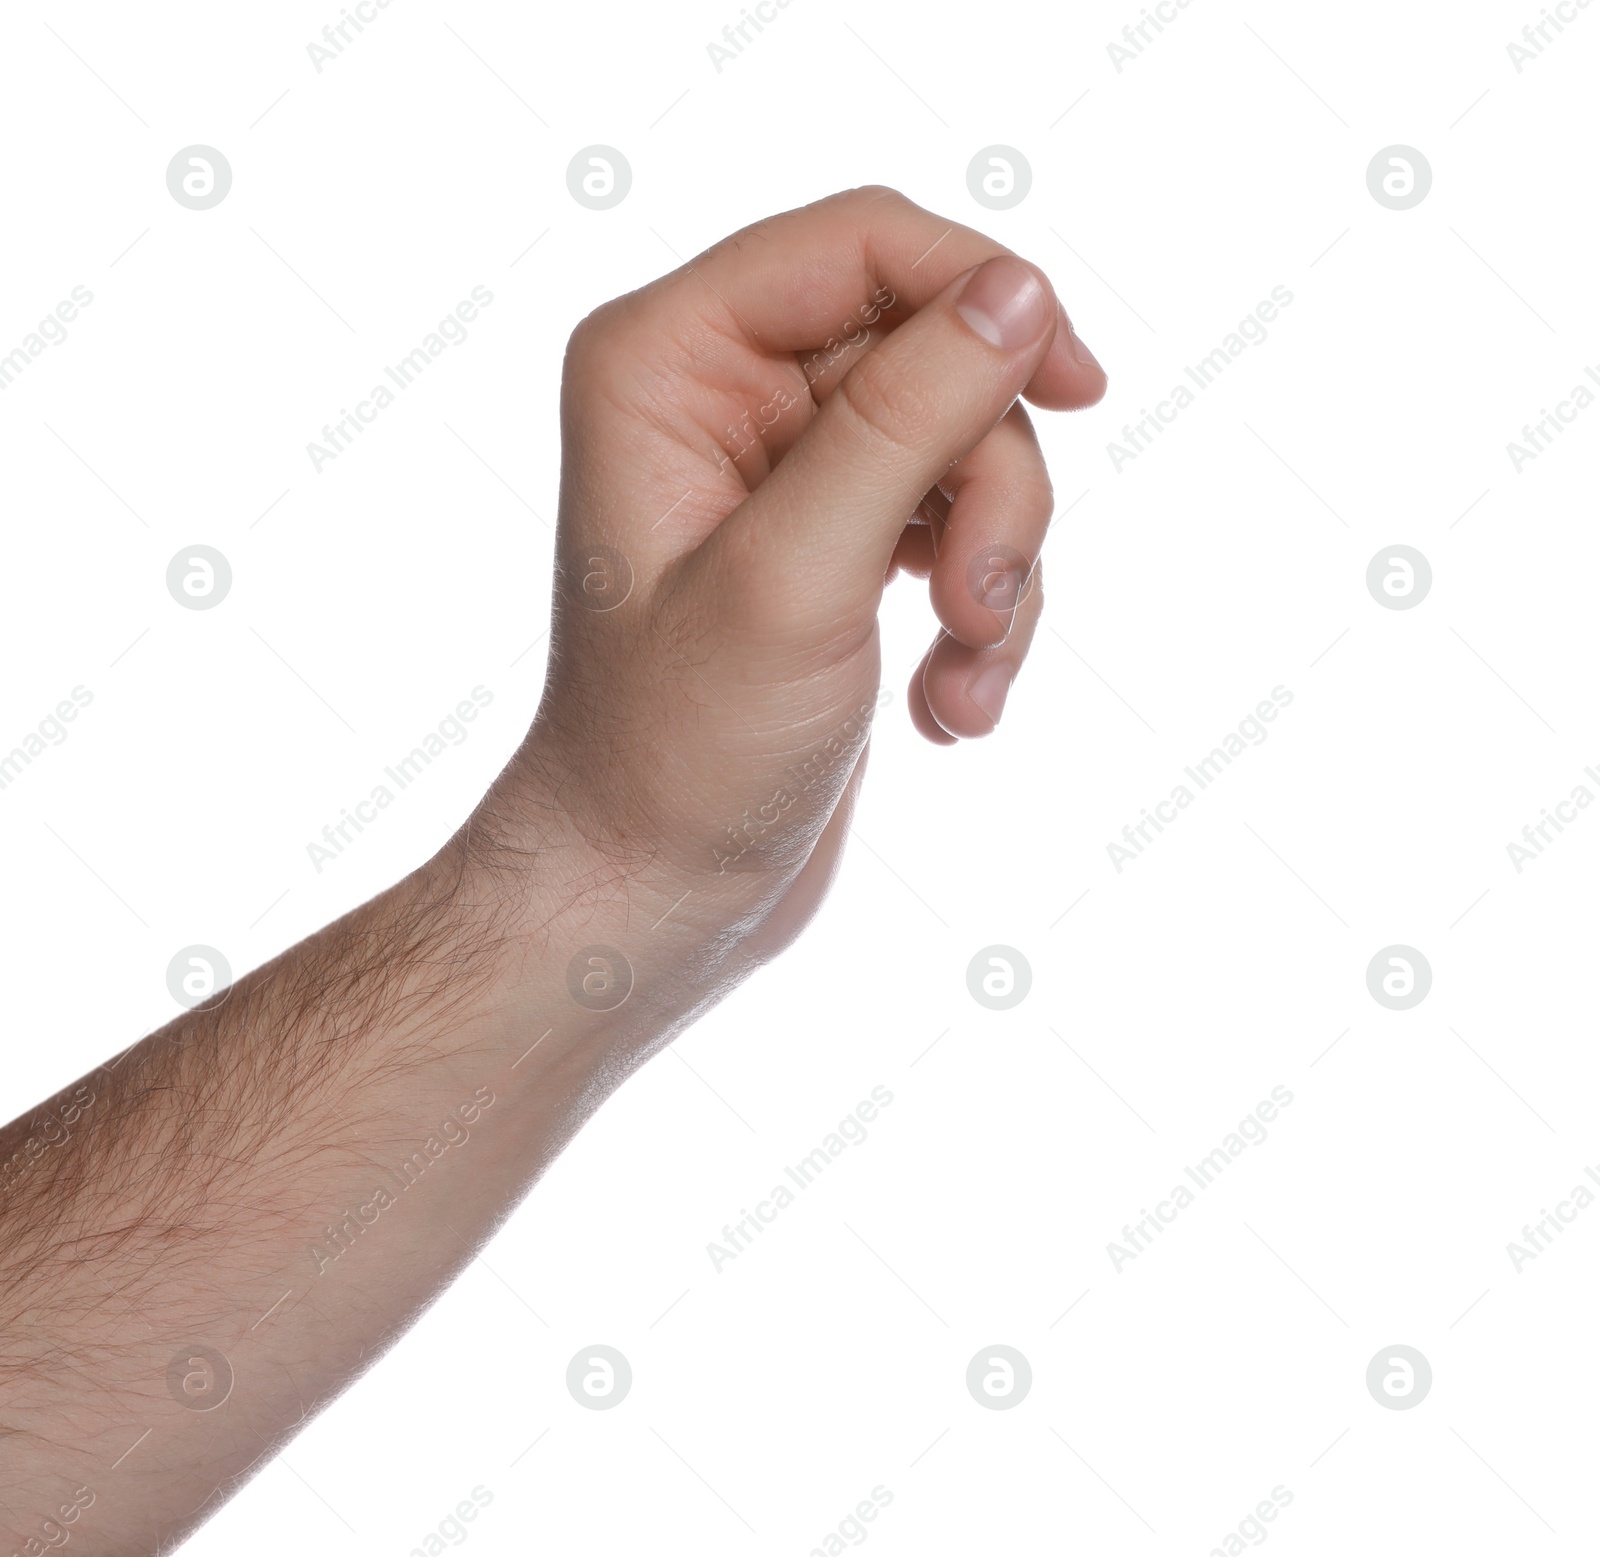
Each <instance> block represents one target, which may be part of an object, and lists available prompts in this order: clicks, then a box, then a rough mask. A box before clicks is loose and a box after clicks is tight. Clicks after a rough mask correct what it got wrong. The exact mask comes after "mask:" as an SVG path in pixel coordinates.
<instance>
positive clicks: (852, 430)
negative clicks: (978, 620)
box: [694, 255, 1061, 631]
mask: <svg viewBox="0 0 1600 1557" xmlns="http://www.w3.org/2000/svg"><path fill="white" fill-rule="evenodd" d="M1060 316H1061V314H1060V309H1059V307H1058V305H1057V302H1056V298H1055V295H1054V293H1053V292H1052V291H1051V288H1050V285H1049V283H1048V282H1047V281H1046V280H1045V279H1044V277H1043V276H1042V274H1041V273H1040V272H1039V271H1038V270H1036V269H1035V268H1034V267H1033V266H1031V265H1029V264H1028V263H1026V262H1025V261H1023V260H1020V259H1018V258H1016V257H1015V256H1014V255H999V256H996V257H995V258H993V259H989V260H985V261H984V262H983V263H982V264H980V265H977V266H974V267H973V268H972V269H971V270H968V271H966V272H965V273H963V274H962V275H959V276H957V277H955V278H954V279H953V280H952V281H951V282H950V284H949V285H948V286H947V287H946V288H945V289H944V290H943V291H942V292H940V293H939V294H938V295H937V296H935V297H934V298H932V299H930V300H929V301H928V302H927V303H926V304H925V305H924V306H923V307H922V308H921V309H919V310H918V311H917V313H916V314H914V315H913V316H912V317H911V318H910V319H908V320H907V321H906V322H905V323H904V324H902V325H901V326H900V327H899V328H898V329H896V330H895V331H893V333H892V334H890V335H889V336H888V337H887V338H886V339H885V340H884V341H882V342H881V343H880V344H878V345H877V346H875V347H873V348H872V349H871V350H870V351H868V352H865V353H864V354H863V355H862V356H861V358H860V359H859V360H858V361H857V362H856V363H855V365H854V366H853V367H852V368H851V369H850V371H849V372H848V373H847V374H846V375H845V377H844V378H843V379H842V380H841V381H840V383H839V386H838V388H837V389H836V390H834V392H833V393H832V394H830V395H829V396H828V398H827V399H826V400H825V401H824V402H823V404H822V407H821V409H820V410H819V411H818V412H817V414H816V415H815V417H813V418H812V421H811V423H810V425H809V426H808V427H807V428H806V430H805V432H804V433H802V434H801V436H800V438H799V439H798V440H797V441H796V443H795V444H794V446H793V448H791V449H790V450H789V451H788V453H786V454H785V455H784V456H783V458H782V459H781V460H780V461H779V463H778V466H777V468H776V469H775V470H774V471H773V472H772V473H771V474H770V475H769V476H768V477H767V478H766V480H765V481H763V482H762V484H761V486H760V487H759V488H758V489H757V490H756V491H755V492H754V493H753V494H752V495H751V496H750V497H749V498H747V499H746V500H745V501H744V502H743V503H741V504H740V505H739V507H738V508H737V509H736V510H735V511H734V512H733V513H732V514H730V515H729V516H728V518H727V519H725V520H724V521H723V523H722V524H721V525H720V526H718V528H717V529H716V531H715V532H714V533H713V534H712V535H711V536H709V537H708V538H707V540H706V541H705V542H704V543H703V544H702V545H701V547H700V548H699V552H698V553H697V554H696V557H695V559H694V560H695V565H697V566H703V567H705V568H706V569H708V570H709V571H710V573H711V574H712V576H713V577H715V578H717V579H719V580H721V581H726V580H727V579H728V578H729V576H730V572H731V573H732V575H733V576H734V577H737V579H738V581H739V588H740V592H741V594H742V595H743V596H744V598H745V599H746V601H747V602H748V603H749V605H750V606H751V607H752V608H754V609H755V610H757V611H759V615H758V616H757V617H756V618H755V619H756V620H757V621H758V622H759V623H760V625H761V626H762V627H763V628H764V629H766V630H771V629H773V628H778V629H779V630H780V631H781V630H783V629H784V628H791V629H796V630H801V631H804V630H806V629H808V628H810V627H813V626H815V625H818V624H819V622H820V623H830V624H832V625H835V626H836V625H837V624H838V622H839V619H840V616H841V613H849V612H866V613H872V612H875V611H876V609H877V605H878V599H879V596H880V594H881V592H882V589H883V579H884V573H885V571H886V569H887V567H888V564H889V558H890V554H891V552H892V551H893V550H894V545H895V542H896V540H897V539H898V538H899V536H900V533H901V531H902V530H903V529H904V528H905V525H906V522H907V521H908V520H909V518H910V517H911V515H912V513H913V512H914V511H915V509H916V508H917V505H918V504H919V503H921V501H922V499H923V496H924V494H925V493H926V492H927V491H928V489H929V488H930V487H931V486H933V485H934V483H935V482H936V481H938V480H939V479H940V477H942V476H943V475H944V474H945V472H946V471H948V470H949V468H950V467H951V466H952V465H953V464H954V463H955V462H956V461H957V460H959V459H961V458H962V457H963V456H964V455H966V454H968V453H969V452H970V451H971V450H972V449H974V448H975V447H976V446H977V445H978V444H979V443H980V442H981V441H982V440H983V438H984V437H985V436H986V435H987V434H988V433H989V431H990V430H991V429H992V428H993V427H994V425H995V423H996V422H998V421H999V420H1000V418H1001V417H1002V416H1004V415H1005V413H1006V410H1007V409H1008V408H1009V407H1010V405H1011V403H1012V402H1013V401H1014V400H1015V399H1016V398H1017V396H1018V395H1019V394H1020V393H1021V392H1022V390H1023V388H1024V386H1025V385H1026V384H1027V383H1028V381H1029V379H1030V378H1031V377H1032V376H1033V374H1034V372H1035V370H1036V369H1037V368H1038V366H1039V364H1040V363H1041V362H1042V361H1043V359H1044V357H1045V355H1046V353H1047V352H1048V351H1049V349H1050V344H1051V341H1052V340H1053V339H1054V337H1055V332H1056V325H1057V321H1058V319H1059V318H1060ZM752 575H754V576H752Z"/></svg>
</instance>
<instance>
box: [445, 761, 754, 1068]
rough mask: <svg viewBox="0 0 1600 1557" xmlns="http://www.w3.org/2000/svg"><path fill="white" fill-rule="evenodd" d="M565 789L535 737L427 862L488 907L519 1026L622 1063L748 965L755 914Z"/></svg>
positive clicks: (656, 1042)
mask: <svg viewBox="0 0 1600 1557" xmlns="http://www.w3.org/2000/svg"><path fill="white" fill-rule="evenodd" d="M565 788H566V786H565V784H564V783H563V782H561V781H560V780H559V779H558V776H557V774H556V773H554V772H553V771H552V764H551V762H550V761H549V758H548V755H547V753H546V751H545V750H544V748H542V747H541V746H540V745H538V744H537V743H536V742H534V741H533V740H531V739H530V741H529V742H527V743H525V744H524V746H523V747H522V749H521V750H519V751H518V752H517V754H516V756H515V757H514V758H513V759H512V761H511V763H510V764H509V765H508V766H507V767H506V769H505V770H504V771H503V772H502V773H501V774H500V776H499V778H497V779H496V781H495V783H494V784H493V785H492V786H491V787H490V789H489V791H488V793H487V794H486V795H485V796H484V798H483V800H482V801H481V802H480V803H479V805H478V807H477V808H476V810H475V811H474V812H473V814H472V816H471V817H470V818H469V819H468V821H467V823H466V824H465V825H464V826H463V827H462V828H461V830H460V831H459V832H458V833H457V834H456V836H455V837H454V838H452V839H451V840H450V843H449V844H448V845H446V847H445V849H444V850H442V851H441V852H440V855H439V856H437V857H436V859H435V860H434V861H432V862H430V867H429V868H430V869H433V870H439V871H442V872H444V873H447V874H449V875H450V876H451V877H452V878H453V879H459V880H460V881H461V882H462V884H463V885H462V890H463V891H464V892H465V894H466V895H467V897H468V898H469V899H470V900H472V901H474V902H478V903H490V904H493V910H492V917H493V919H494V920H495V922H496V924H497V925H498V926H500V927H501V928H500V929H499V932H498V933H499V934H500V935H502V936H503V937H504V940H505V943H506V947H507V955H506V958H505V963H504V974H503V979H504V987H505V994H506V997H507V998H508V999H509V1001H510V1002H511V1003H512V1005H513V1008H514V1009H515V1010H516V1011H517V1012H518V1023H517V1025H518V1026H519V1027H521V1028H522V1029H523V1030H524V1031H527V1032H530V1033H531V1035H532V1038H533V1039H537V1038H538V1037H539V1036H540V1034H542V1033H544V1032H545V1031H546V1030H547V1029H549V1030H550V1032H551V1038H550V1046H551V1047H559V1048H561V1049H563V1050H564V1049H566V1048H567V1047H568V1040H569V1039H570V1041H571V1042H572V1043H574V1044H576V1045H578V1046H579V1047H580V1048H582V1049H583V1050H586V1051H589V1052H592V1053H593V1054H594V1055H595V1057H596V1060H597V1063H598V1062H601V1060H602V1058H603V1062H604V1063H605V1065H606V1067H607V1069H608V1070H609V1069H610V1068H611V1067H612V1066H613V1065H614V1064H616V1063H623V1064H629V1065H630V1068H631V1063H637V1061H638V1060H639V1059H642V1058H644V1057H646V1056H647V1055H648V1054H649V1053H650V1052H653V1051H654V1049H656V1048H658V1047H660V1046H661V1045H662V1044H664V1043H666V1042H668V1041H670V1040H671V1038H672V1037H673V1036H674V1035H675V1034H676V1033H677V1032H679V1031H681V1030H682V1028H683V1027H685V1026H686V1025H687V1024H688V1023H689V1022H690V1021H692V1020H693V1019H694V1018H695V1017H696V1016H698V1015H699V1014H700V1012H702V1011H703V1010H705V1009H706V1008H707V1007H709V1006H710V1005H712V1004H714V1003H715V1002H716V1001H717V1000H718V999H720V998H721V996H722V995H723V994H725V993H726V992H727V991H728V990H729V989H730V988H732V987H733V985H734V984H736V983H737V982H738V981H739V980H740V979H741V978H742V977H743V976H744V974H745V973H746V972H747V971H748V970H749V966H750V960H749V959H748V958H744V957H742V956H741V955H740V952H739V944H740V942H741V940H742V939H743V937H744V934H745V933H747V931H748V929H749V928H750V925H751V923H752V922H753V916H752V915H751V914H750V913H749V911H748V909H742V910H741V909H740V908H739V907H738V906H737V905H736V904H734V903H733V902H731V901H726V902H725V901H722V899H724V898H726V897H728V895H729V892H730V889H731V888H733V886H734V885H735V884H734V883H732V882H725V881H719V880H717V879H716V878H715V877H712V878H711V880H710V881H709V882H708V881H707V880H706V879H705V878H704V877H702V876H697V875H694V874H693V873H691V872H688V871H685V870H684V869H683V868H682V867H681V865H678V864H675V863H673V862H671V861H670V860H669V859H668V858H667V857H666V853H665V851H664V850H662V849H660V848H658V847H654V846H653V845H652V844H651V843H650V842H649V841H648V840H646V839H644V838H642V837H637V838H635V837H629V836H626V835H622V836H606V835H605V834H604V833H602V832H601V830H600V829H598V828H596V826H595V825H594V824H593V822H592V820H590V819H588V818H587V817H579V816H575V815H574V811H573V808H572V807H571V806H570V805H569V804H567V803H566V802H565V801H564V800H563V799H562V798H561V797H562V795H563V793H564V791H565ZM534 1029H537V1030H536V1031H534ZM558 1035H560V1036H559V1039H558ZM530 1041H531V1040H530ZM618 1079H620V1077H619V1078H618Z"/></svg>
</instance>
